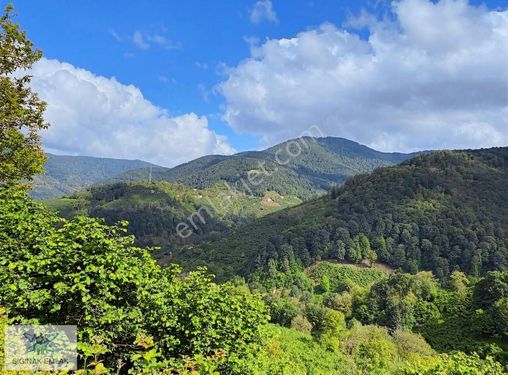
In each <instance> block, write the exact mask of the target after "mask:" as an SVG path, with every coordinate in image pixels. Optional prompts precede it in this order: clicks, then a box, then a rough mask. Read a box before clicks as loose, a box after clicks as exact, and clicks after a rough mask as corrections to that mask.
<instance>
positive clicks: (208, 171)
mask: <svg viewBox="0 0 508 375" xmlns="http://www.w3.org/2000/svg"><path fill="white" fill-rule="evenodd" d="M411 156H412V154H401V153H383V152H379V151H375V150H373V149H370V148H368V147H366V146H363V145H360V144H358V143H356V142H353V141H349V140H347V139H343V138H334V137H327V138H310V137H303V138H298V139H294V140H290V141H287V142H284V143H281V144H279V145H276V146H274V147H271V148H269V149H266V150H264V151H248V152H242V153H239V154H236V155H232V156H220V155H209V156H204V157H202V158H199V159H196V160H193V161H191V162H189V163H186V164H182V165H180V166H177V167H175V168H171V169H164V168H156V169H153V170H152V176H153V178H154V179H157V180H165V181H170V182H178V183H182V184H185V185H187V186H191V187H194V188H199V189H202V188H206V187H208V186H211V185H213V184H215V183H217V182H223V181H224V182H226V183H227V184H228V185H230V186H231V187H232V188H234V189H236V190H239V191H241V192H246V193H249V194H251V193H252V194H257V195H263V194H264V193H265V192H266V191H276V192H277V193H279V194H282V195H296V196H298V197H299V198H302V199H307V198H310V197H312V196H315V195H317V194H322V193H323V192H324V191H326V190H328V189H329V188H330V186H333V185H335V184H342V183H344V181H345V180H346V178H347V177H349V176H353V175H356V174H358V173H362V172H369V171H372V170H373V169H374V168H376V167H380V166H386V165H394V164H398V163H400V162H402V161H403V160H406V159H407V158H409V157H411ZM252 171H259V172H260V174H259V178H257V179H256V181H255V183H251V181H252V180H249V172H251V173H252ZM148 173H149V172H148V171H147V170H146V169H139V170H135V171H129V172H126V173H123V174H121V175H119V176H117V177H115V178H114V179H113V181H138V180H146V179H147V176H148ZM246 185H247V186H246Z"/></svg>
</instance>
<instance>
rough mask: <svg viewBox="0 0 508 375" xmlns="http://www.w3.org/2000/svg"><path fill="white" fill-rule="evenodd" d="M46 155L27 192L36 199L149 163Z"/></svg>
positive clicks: (51, 195) (61, 194)
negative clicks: (41, 168)
mask: <svg viewBox="0 0 508 375" xmlns="http://www.w3.org/2000/svg"><path fill="white" fill-rule="evenodd" d="M46 156H47V158H48V159H47V161H46V164H45V166H44V169H45V171H44V174H41V175H38V176H36V177H35V178H34V181H33V183H32V185H33V189H32V192H31V194H30V195H31V196H32V197H33V198H35V199H50V198H57V197H60V196H63V195H68V194H71V193H74V192H75V191H78V190H81V189H83V188H85V187H87V186H89V185H92V184H95V183H98V182H102V181H105V180H107V179H110V178H111V177H112V176H115V175H117V174H120V173H123V172H126V171H129V170H132V169H138V168H143V167H149V166H150V165H152V164H150V163H147V162H145V161H141V160H125V159H108V158H94V157H90V156H66V155H53V154H46Z"/></svg>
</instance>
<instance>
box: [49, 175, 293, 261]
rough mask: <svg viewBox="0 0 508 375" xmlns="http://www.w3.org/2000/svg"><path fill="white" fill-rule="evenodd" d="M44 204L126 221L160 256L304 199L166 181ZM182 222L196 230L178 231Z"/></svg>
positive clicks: (117, 186) (64, 212) (68, 213)
mask: <svg viewBox="0 0 508 375" xmlns="http://www.w3.org/2000/svg"><path fill="white" fill-rule="evenodd" d="M44 203H45V205H46V206H48V207H50V208H52V209H53V210H55V211H57V212H59V214H60V215H61V216H64V217H67V218H72V217H75V216H77V215H84V216H91V217H100V218H104V219H105V221H106V223H108V224H111V225H112V224H115V223H117V222H119V221H121V220H126V221H128V222H129V225H128V231H129V233H130V234H133V235H135V236H136V241H137V244H138V245H143V246H159V247H161V251H160V254H165V255H168V254H169V253H171V252H173V251H174V250H175V249H176V248H178V247H179V246H181V245H184V244H189V243H195V242H198V241H201V240H203V239H206V238H208V237H210V236H211V235H214V234H218V233H219V232H224V231H225V230H227V229H228V228H230V227H234V226H236V225H238V224H240V223H245V222H249V221H251V220H253V219H254V218H257V217H261V216H264V215H266V214H269V213H272V212H275V211H277V210H279V209H283V208H287V207H290V206H294V205H297V204H299V203H301V200H300V199H298V198H296V197H294V196H282V195H280V194H278V193H276V192H273V191H269V192H266V193H265V194H264V195H263V196H253V195H247V194H243V193H234V194H233V193H232V192H230V191H229V190H228V189H226V188H225V187H223V186H222V185H221V184H216V185H214V186H211V187H208V188H206V189H193V188H189V187H187V186H185V185H181V184H174V183H168V182H165V181H153V182H151V183H149V182H142V181H140V182H131V183H124V182H120V183H114V184H110V185H96V186H92V187H90V188H87V189H85V190H83V191H80V192H77V193H74V194H72V195H71V196H69V197H66V198H58V199H52V200H47V201H45V202H44ZM180 223H183V224H181V225H184V226H187V228H188V230H190V231H191V232H189V233H187V232H188V231H187V230H185V231H181V232H178V228H179V227H178V224H180ZM179 233H182V234H183V236H181V235H179ZM190 233H192V235H190Z"/></svg>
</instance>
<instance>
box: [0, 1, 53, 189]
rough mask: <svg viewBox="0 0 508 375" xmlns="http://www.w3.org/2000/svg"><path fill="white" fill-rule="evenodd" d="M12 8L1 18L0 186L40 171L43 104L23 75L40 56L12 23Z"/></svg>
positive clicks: (28, 80) (27, 77)
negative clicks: (40, 135)
mask: <svg viewBox="0 0 508 375" xmlns="http://www.w3.org/2000/svg"><path fill="white" fill-rule="evenodd" d="M12 9H13V8H12V5H8V6H7V7H6V9H5V12H4V14H3V15H2V16H1V17H0V106H1V110H0V165H1V168H0V183H2V184H13V183H16V182H19V181H21V180H23V179H30V178H32V176H33V175H34V174H35V173H39V172H41V171H42V165H43V163H44V159H45V158H44V153H43V152H42V149H41V147H40V144H39V135H38V133H37V132H38V131H39V130H41V129H45V128H46V127H47V126H48V125H47V124H46V123H45V122H44V118H43V112H44V109H45V107H46V105H45V103H44V102H42V101H41V100H39V98H38V96H37V94H36V93H34V92H33V91H32V90H31V89H30V78H31V77H30V76H29V75H26V74H24V71H25V70H26V69H29V68H30V67H31V66H32V64H33V63H35V62H36V61H37V60H39V59H40V58H41V56H42V54H41V52H40V51H39V50H36V49H35V48H34V46H33V44H32V42H30V41H29V40H28V39H27V37H26V33H25V32H24V31H22V30H21V29H20V27H19V25H17V24H16V23H14V22H13V20H12Z"/></svg>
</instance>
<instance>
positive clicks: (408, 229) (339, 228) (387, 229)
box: [177, 147, 508, 277]
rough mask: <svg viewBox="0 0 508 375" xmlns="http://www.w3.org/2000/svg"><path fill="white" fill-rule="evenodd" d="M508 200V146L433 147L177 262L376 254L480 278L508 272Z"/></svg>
mask: <svg viewBox="0 0 508 375" xmlns="http://www.w3.org/2000/svg"><path fill="white" fill-rule="evenodd" d="M507 197H508V148H506V147H505V148H492V149H483V150H465V151H439V152H433V153H430V154H425V155H420V156H417V157H415V158H413V159H411V160H408V161H406V162H404V163H402V164H401V165H398V166H392V167H386V168H378V169H376V170H375V171H373V172H372V173H371V174H363V175H358V176H355V177H352V178H350V179H349V180H348V181H347V182H346V184H345V185H343V186H342V187H340V188H338V189H334V191H333V192H332V194H330V195H327V196H324V197H321V198H319V199H316V200H312V201H310V202H307V203H303V204H301V205H299V206H297V207H294V208H290V209H287V210H283V211H280V212H277V213H275V214H272V215H268V216H266V217H264V218H261V219H259V220H256V221H255V222H252V223H250V224H247V225H245V226H244V227H241V228H238V229H237V230H235V231H233V232H232V233H230V234H229V235H227V236H225V237H224V238H218V239H215V240H213V241H210V242H209V243H206V244H202V245H201V246H200V247H199V248H193V249H192V256H190V254H188V253H186V252H185V251H183V252H181V253H180V254H178V255H177V259H178V260H180V261H181V262H183V263H187V264H188V265H192V266H195V265H197V264H200V263H204V264H207V265H208V266H210V267H211V268H212V270H213V271H214V272H216V273H217V274H218V275H219V276H221V277H227V276H228V275H231V274H234V273H235V272H238V271H241V272H242V273H243V274H248V273H250V272H252V271H254V270H256V269H259V268H260V267H266V265H267V264H269V263H270V260H274V261H275V262H276V263H280V262H282V261H283V259H284V257H287V254H288V253H290V254H293V255H294V257H296V259H297V260H298V262H300V263H302V264H303V265H305V266H307V265H309V264H311V263H312V262H313V261H315V260H319V259H339V260H343V259H346V260H349V261H354V262H359V261H361V260H362V259H364V258H365V257H367V256H368V254H369V251H370V250H373V251H375V257H377V258H378V259H380V260H381V261H383V262H385V263H387V264H389V265H390V266H392V267H394V268H395V269H402V270H406V271H410V272H417V271H418V270H432V271H434V273H435V274H436V275H437V276H438V277H444V276H446V275H448V274H449V273H450V272H452V271H454V270H462V271H464V272H467V273H469V274H471V275H479V274H481V273H483V272H485V271H487V270H496V269H501V270H504V269H507V268H508V250H507V249H508V200H507V199H506V198H507ZM285 254H286V255H285ZM187 259H191V260H192V261H190V262H187Z"/></svg>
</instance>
